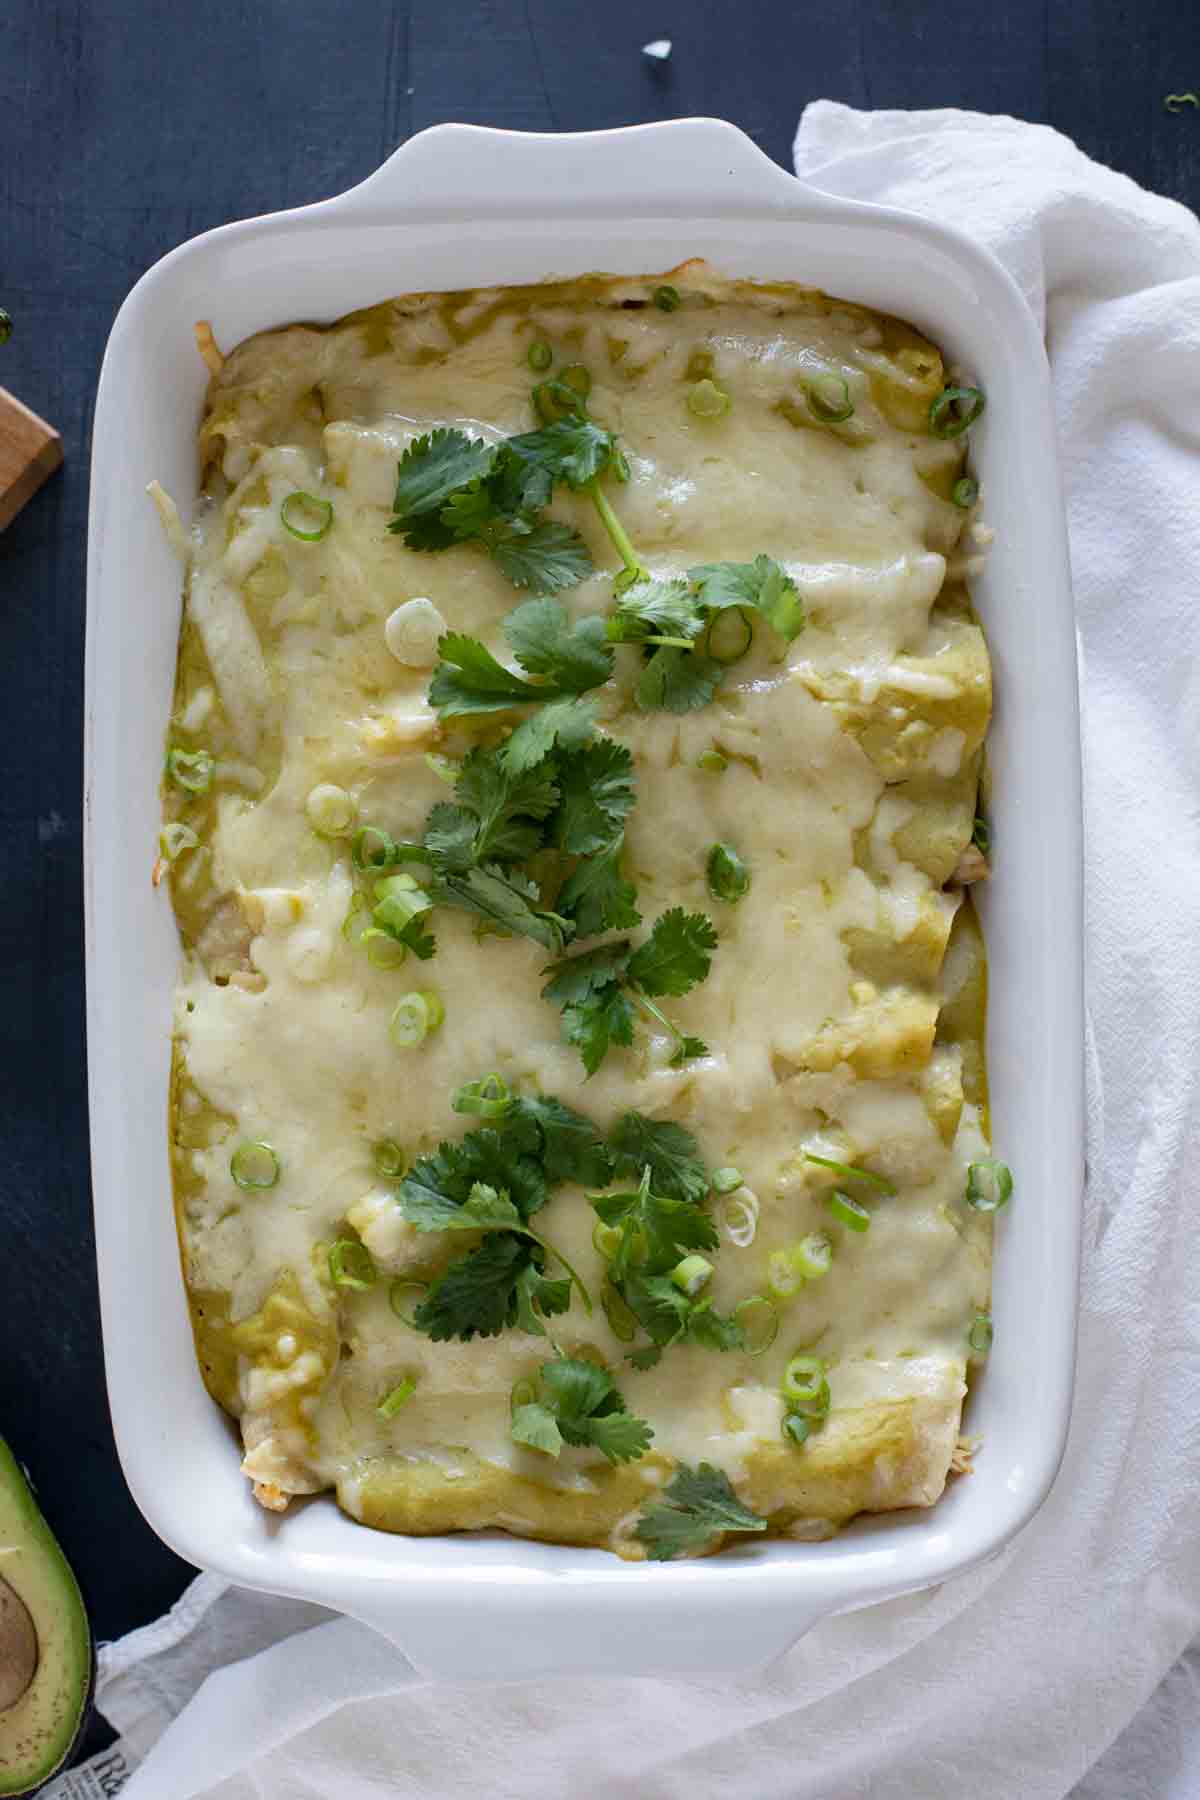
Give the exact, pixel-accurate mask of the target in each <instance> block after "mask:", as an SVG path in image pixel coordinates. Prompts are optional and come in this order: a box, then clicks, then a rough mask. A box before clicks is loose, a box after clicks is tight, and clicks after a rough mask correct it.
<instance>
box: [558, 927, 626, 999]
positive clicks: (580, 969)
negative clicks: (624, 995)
mask: <svg viewBox="0 0 1200 1800" xmlns="http://www.w3.org/2000/svg"><path fill="white" fill-rule="evenodd" d="M630 955H631V951H630V947H629V944H628V943H626V942H625V941H624V940H622V942H620V943H616V944H597V945H596V946H595V948H594V949H592V950H582V951H580V952H579V954H578V955H576V956H568V957H564V958H563V960H562V961H561V962H557V963H552V964H551V966H550V967H549V968H548V969H546V970H545V971H544V973H545V974H547V975H549V976H550V980H549V981H548V982H547V983H546V985H545V987H544V988H543V989H542V998H543V999H544V1000H554V1001H557V1003H558V1004H559V1005H560V1006H568V1005H578V1004H580V1003H582V1002H583V1001H585V1000H590V999H593V998H594V997H595V996H596V995H597V994H598V993H599V992H600V991H601V990H602V989H603V988H605V987H608V986H610V985H611V984H612V983H613V982H614V981H617V980H620V978H621V977H622V976H623V975H624V973H625V970H626V969H627V967H628V966H629V958H630Z"/></svg>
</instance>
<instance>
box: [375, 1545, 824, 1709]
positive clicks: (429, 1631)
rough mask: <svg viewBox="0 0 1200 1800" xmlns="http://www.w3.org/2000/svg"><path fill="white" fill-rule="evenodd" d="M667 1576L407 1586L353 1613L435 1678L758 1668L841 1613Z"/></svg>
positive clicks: (818, 1604) (692, 1573)
mask: <svg viewBox="0 0 1200 1800" xmlns="http://www.w3.org/2000/svg"><path fill="white" fill-rule="evenodd" d="M739 1572H740V1573H743V1574H744V1570H743V1571H739ZM667 1573H668V1572H667V1571H662V1570H655V1571H653V1573H650V1572H649V1571H646V1570H645V1569H644V1568H638V1567H633V1568H631V1569H630V1571H629V1580H628V1581H626V1580H623V1579H622V1580H618V1581H616V1582H612V1583H605V1584H604V1585H603V1586H599V1587H596V1588H592V1589H590V1590H585V1591H583V1592H580V1591H579V1589H578V1588H577V1587H576V1584H575V1583H574V1582H573V1581H572V1580H571V1579H570V1578H569V1577H568V1578H566V1579H565V1580H563V1581H561V1582H559V1581H554V1582H552V1583H550V1584H548V1585H543V1584H542V1583H536V1584H534V1585H533V1586H532V1587H530V1588H524V1589H522V1588H519V1587H518V1588H517V1589H516V1590H513V1589H511V1588H509V1589H507V1590H506V1591H504V1592H503V1593H502V1594H501V1593H499V1592H492V1593H489V1592H488V1591H487V1590H480V1589H478V1588H475V1589H473V1590H472V1591H470V1592H468V1593H466V1594H464V1593H463V1592H462V1590H458V1591H457V1592H455V1591H453V1590H450V1589H448V1588H447V1587H446V1586H443V1585H441V1584H439V1586H438V1591H437V1593H436V1595H434V1594H432V1593H431V1594H430V1595H429V1596H428V1597H425V1596H423V1595H421V1594H420V1593H417V1594H414V1593H413V1592H412V1591H411V1590H409V1591H407V1592H405V1593H403V1594H400V1593H397V1594H395V1596H394V1599H393V1600H392V1602H391V1603H390V1604H389V1603H388V1602H387V1601H384V1600H383V1599H382V1596H379V1597H372V1596H370V1595H364V1596H363V1599H362V1601H361V1602H360V1603H356V1604H353V1605H352V1606H351V1607H350V1608H349V1610H350V1612H351V1613H352V1615H353V1616H354V1617H355V1618H357V1619H359V1620H360V1621H361V1622H362V1623H363V1624H364V1625H369V1626H371V1627H372V1629H373V1630H375V1631H378V1632H379V1633H380V1634H381V1635H382V1636H383V1637H385V1638H387V1639H388V1640H389V1641H390V1642H391V1643H393V1644H395V1645H396V1646H397V1648H398V1649H399V1650H401V1651H402V1652H403V1653H404V1655H405V1656H406V1657H407V1659H408V1660H409V1662H410V1663H412V1665H413V1666H414V1668H415V1669H416V1671H417V1673H418V1674H419V1675H423V1676H427V1677H429V1678H431V1679H432V1680H435V1681H529V1680H538V1679H541V1678H543V1677H546V1676H551V1675H557V1676H572V1675H576V1676H578V1675H590V1676H606V1677H615V1676H666V1675H712V1674H713V1673H714V1672H716V1671H718V1670H721V1669H747V1668H753V1667H756V1666H761V1665H762V1664H765V1663H770V1662H774V1661H776V1660H777V1659H778V1658H779V1657H781V1656H784V1655H786V1653H787V1652H788V1651H789V1650H790V1649H792V1647H793V1646H794V1645H795V1644H797V1643H798V1642H799V1641H800V1639H801V1638H802V1637H804V1636H805V1635H806V1634H807V1633H808V1632H809V1631H811V1630H812V1628H813V1626H814V1625H817V1624H819V1623H820V1621H821V1620H822V1619H823V1618H826V1617H827V1616H828V1615H829V1614H830V1613H832V1612H835V1611H836V1610H837V1603H836V1601H835V1600H834V1599H833V1597H832V1596H831V1595H827V1594H822V1595H820V1596H816V1595H813V1596H803V1597H799V1598H798V1597H797V1596H796V1594H795V1591H794V1589H793V1590H792V1591H791V1592H789V1593H788V1594H787V1595H786V1597H785V1596H784V1595H782V1594H780V1593H779V1592H778V1588H777V1591H776V1594H775V1595H774V1596H772V1595H771V1594H770V1593H769V1592H767V1591H766V1590H765V1589H760V1586H759V1584H758V1583H757V1582H755V1583H753V1584H752V1586H751V1588H750V1589H749V1591H747V1590H745V1589H741V1590H735V1588H734V1587H733V1586H732V1584H731V1585H729V1586H725V1585H724V1583H722V1584H721V1587H722V1590H723V1591H720V1592H718V1593H716V1594H714V1593H713V1592H712V1590H711V1589H710V1587H709V1584H708V1580H707V1579H706V1576H707V1575H708V1571H707V1570H704V1569H697V1568H696V1567H694V1566H693V1567H690V1568H683V1569H681V1570H678V1571H676V1570H672V1571H670V1572H669V1576H670V1578H671V1579H669V1581H668V1583H667V1584H666V1586H665V1587H664V1584H663V1583H662V1582H660V1581H656V1580H655V1579H654V1576H655V1575H663V1574H667ZM776 1574H778V1571H776ZM681 1577H682V1578H681ZM639 1582H641V1583H642V1584H643V1585H642V1586H641V1588H640V1590H639V1588H638V1587H637V1586H636V1585H634V1584H637V1583H639ZM782 1585H784V1586H788V1585H790V1584H786V1583H785V1584H782Z"/></svg>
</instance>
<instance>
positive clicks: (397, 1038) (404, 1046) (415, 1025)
mask: <svg viewBox="0 0 1200 1800" xmlns="http://www.w3.org/2000/svg"><path fill="white" fill-rule="evenodd" d="M445 1016H446V1009H445V1007H444V1006H443V1005H442V1002H441V1000H440V998H439V997H438V995H437V994H434V993H431V992H430V991H429V989H427V988H426V989H424V990H423V991H422V992H420V993H414V994H405V996H404V998H403V999H402V1000H401V1001H399V1003H398V1004H397V1006H396V1010H395V1011H394V1012H393V1014H392V1017H391V1022H390V1024H389V1025H388V1036H389V1037H390V1038H391V1040H392V1042H393V1044H395V1046H396V1048H397V1050H415V1049H416V1047H417V1045H418V1044H423V1043H424V1042H425V1039H426V1038H427V1037H428V1036H429V1034H430V1032H431V1031H436V1030H437V1028H438V1026H439V1025H440V1024H441V1022H442V1020H443V1019H444V1018H445Z"/></svg>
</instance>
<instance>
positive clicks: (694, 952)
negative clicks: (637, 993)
mask: <svg viewBox="0 0 1200 1800" xmlns="http://www.w3.org/2000/svg"><path fill="white" fill-rule="evenodd" d="M716 947H717V933H716V928H715V927H714V925H713V923H712V920H711V919H709V918H708V917H707V915H706V914H705V913H688V912H684V910H683V908H682V906H673V907H672V908H671V909H670V911H669V912H665V913H663V914H662V916H661V917H660V918H659V919H657V920H656V921H655V924H654V929H653V930H652V931H651V933H650V936H649V937H648V938H647V939H646V942H645V943H644V944H640V945H639V946H638V948H637V949H636V950H635V951H634V953H633V956H632V957H631V958H630V962H629V971H628V973H629V979H630V980H631V981H633V982H635V983H636V984H637V986H638V987H640V988H641V989H642V991H643V993H646V994H655V995H657V994H675V995H678V994H686V993H688V992H689V990H690V989H692V988H694V987H695V985H696V983H697V982H698V981H703V980H704V978H705V976H706V975H707V974H708V971H709V969H710V968H711V966H712V953H713V951H714V950H715V949H716Z"/></svg>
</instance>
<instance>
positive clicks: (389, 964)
mask: <svg viewBox="0 0 1200 1800" xmlns="http://www.w3.org/2000/svg"><path fill="white" fill-rule="evenodd" d="M357 941H358V942H359V943H360V944H361V945H362V947H363V949H364V950H365V951H366V953H367V961H368V962H369V963H370V965H371V967H372V968H373V969H398V968H399V967H400V964H401V963H402V962H404V961H406V960H407V957H408V946H407V944H402V943H401V942H400V939H399V938H398V937H393V935H392V933H391V932H390V931H384V930H382V929H381V927H380V926H378V925H368V926H367V929H366V930H365V931H363V932H360V933H359V936H358V940H357Z"/></svg>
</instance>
